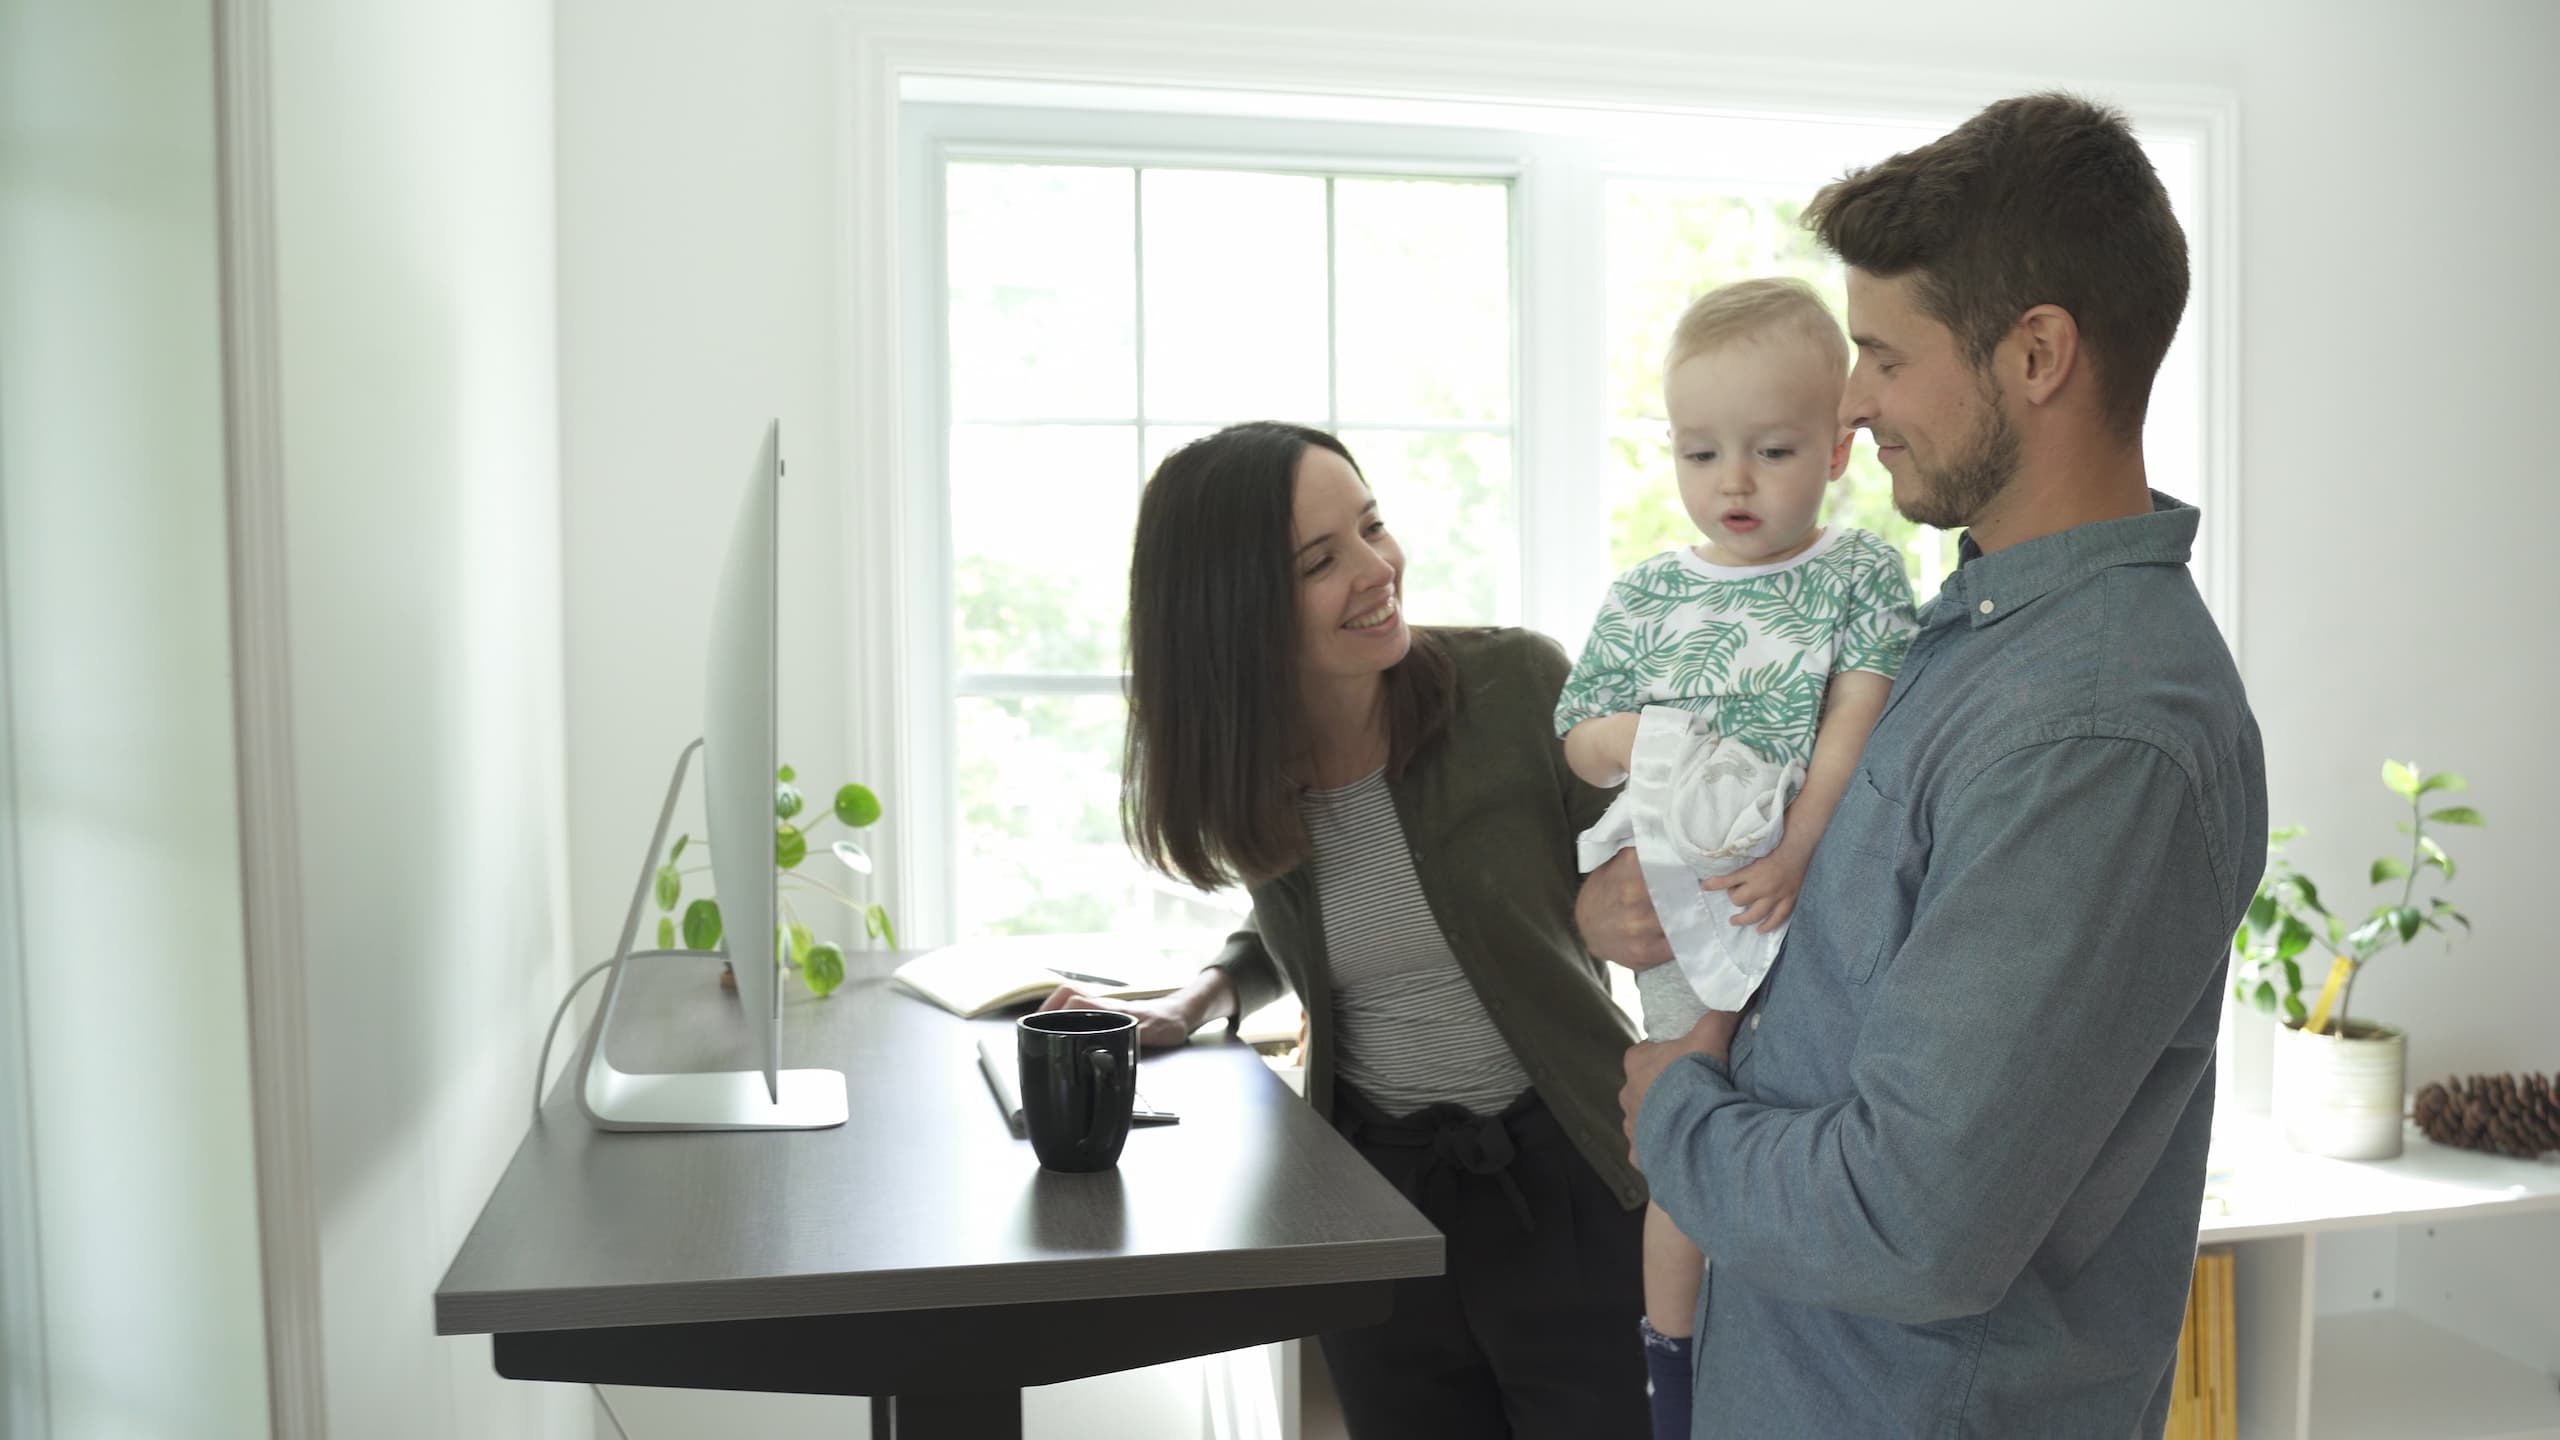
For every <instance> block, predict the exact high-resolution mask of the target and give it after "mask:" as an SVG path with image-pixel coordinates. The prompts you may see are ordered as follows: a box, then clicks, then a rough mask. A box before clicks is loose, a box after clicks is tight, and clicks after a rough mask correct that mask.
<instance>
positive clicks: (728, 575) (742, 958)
mask: <svg viewBox="0 0 2560 1440" xmlns="http://www.w3.org/2000/svg"><path fill="white" fill-rule="evenodd" d="M781 488H782V422H781V421H779V420H776V421H772V422H770V423H768V424H767V425H766V426H765V432H764V444H763V445H762V447H761V448H759V449H758V450H757V452H756V460H755V466H754V468H753V469H752V470H750V471H749V472H748V474H747V491H746V495H745V497H744V498H743V499H741V500H740V501H739V503H738V519H737V524H736V527H735V528H734V529H733V530H732V531H731V533H730V538H729V550H728V554H727V556H726V557H725V558H724V559H723V560H722V562H721V566H720V578H719V580H718V582H717V584H716V585H715V587H714V589H713V591H712V606H711V645H710V651H711V653H710V656H709V659H708V663H707V664H706V665H705V666H704V681H703V695H702V738H701V739H699V740H696V741H694V742H693V743H692V744H691V745H688V746H686V747H685V749H684V752H683V753H682V754H681V755H679V756H677V757H676V768H675V775H674V777H673V778H672V779H671V780H670V781H669V782H668V785H667V798H666V802H665V804H663V805H662V806H660V808H659V811H658V826H657V830H656V832H655V833H654V834H653V835H652V836H651V837H650V840H649V853H648V854H647V855H646V856H644V857H643V859H642V862H641V869H640V884H639V887H638V889H637V890H636V891H635V892H634V893H633V895H632V897H631V910H630V913H629V914H627V915H625V916H624V917H623V922H622V939H621V941H620V943H619V944H618V945H617V946H616V947H615V950H614V969H613V974H612V975H611V977H610V978H609V979H608V980H607V982H606V985H605V995H604V1001H603V1003H602V1004H600V1005H598V1006H597V1007H596V1018H595V1023H594V1024H593V1025H591V1026H589V1027H588V1030H587V1039H586V1044H585V1047H584V1054H583V1056H582V1058H581V1065H582V1067H583V1073H584V1079H583V1081H582V1083H581V1084H580V1086H579V1089H578V1103H579V1104H580V1106H581V1107H583V1108H584V1109H585V1111H586V1113H587V1118H588V1119H589V1120H591V1121H593V1122H594V1123H595V1124H596V1126H597V1127H598V1128H600V1129H605V1130H815V1129H823V1128H825V1127H827V1126H830V1125H841V1124H843V1123H844V1121H845V1089H844V1075H843V1073H842V1072H840V1071H835V1070H785V1069H782V1068H781V1055H782V986H781V983H780V980H781V975H780V971H781V951H780V948H779V946H778V944H777V940H776V935H775V928H774V927H775V909H776V906H775V900H774V881H775V875H774V854H773V825H774V812H773V786H774V768H775V765H776V763H777V762H776V760H775V757H774V710H775V704H774V692H775V665H776V662H775V631H776V629H777V627H778V610H779V606H780V593H779V580H778V578H777V572H778V570H779V568H780V556H779V551H780V533H781V532H780V509H781ZM697 749H699V750H701V751H702V752H703V756H702V789H703V810H704V820H705V822H706V824H707V827H708V828H709V830H710V842H711V845H710V849H711V879H712V883H713V886H714V887H715V893H716V894H717V895H718V896H719V899H720V921H721V923H720V934H721V944H722V946H723V947H724V949H725V950H726V952H727V955H728V958H729V968H730V970H732V971H733V972H735V974H736V975H737V977H738V989H737V995H738V1003H739V1006H740V1007H741V1008H742V1009H743V1010H744V1011H745V1014H746V1021H747V1027H746V1029H747V1035H748V1050H749V1053H748V1054H746V1055H743V1056H740V1057H738V1059H739V1060H740V1061H741V1062H742V1068H739V1069H735V1070H719V1071H710V1072H703V1073H643V1072H633V1071H625V1070H618V1069H615V1068H614V1067H613V1065H612V1064H611V1063H610V1062H609V1061H607V1059H606V1058H605V1045H604V1039H605V1035H606V1033H607V1031H608V1027H610V1025H611V1024H612V1021H613V1015H614V1010H615V1004H616V1002H617V1001H618V1000H619V999H620V997H621V991H622V980H623V974H624V971H625V969H626V968H627V967H628V966H629V965H630V963H631V945H632V941H633V939H634V938H635V937H636V936H637V935H638V934H639V930H640V913H641V907H642V906H643V904H644V903H645V902H646V901H647V899H648V897H649V893H650V885H651V881H652V879H653V878H654V877H655V875H656V871H657V864H658V857H659V856H660V855H662V854H664V853H666V844H667V826H668V823H669V822H670V821H671V820H672V819H673V818H674V815H675V807H676V799H677V797H678V796H679V795H680V794H682V793H683V788H684V774H685V768H686V765H687V763H688V762H689V761H690V760H691V759H692V756H693V752H694V751H695V750H697Z"/></svg>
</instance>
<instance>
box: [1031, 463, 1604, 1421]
mask: <svg viewBox="0 0 2560 1440" xmlns="http://www.w3.org/2000/svg"><path fill="white" fill-rule="evenodd" d="M1403 573H1404V554H1403V551H1402V550H1401V549H1400V548H1399V547H1398V546H1397V544H1396V541H1395V539H1394V538H1393V537H1392V536H1391V535H1390V534H1389V533H1388V532H1387V528H1386V523H1385V521H1384V520H1383V519H1381V518H1380V515H1379V511H1378V506H1377V502H1376V500H1375V498H1374V497H1373V496H1372V495H1371V494H1370V492H1369V488H1368V484H1367V482H1366V481H1365V480H1364V479H1363V478H1362V477H1361V474H1360V471H1359V468H1358V467H1357V466H1356V465H1355V464H1354V463H1353V462H1352V459H1351V454H1350V452H1349V451H1348V450H1346V449H1344V448H1343V445H1342V442H1341V441H1339V440H1337V439H1335V438H1334V437H1333V436H1331V435H1327V434H1325V433H1323V432H1322V431H1318V430H1310V429H1306V428H1304V427H1301V426H1295V425H1281V424H1270V423H1255V424H1248V425H1237V426H1232V427H1230V428H1228V429H1225V430H1222V431H1220V432H1218V433H1217V434H1215V435H1211V436H1209V437H1208V438H1206V439H1203V440H1200V441H1197V442H1194V443H1193V444H1191V445H1188V446H1185V447H1184V448H1183V449H1181V450H1178V451H1176V452H1175V453H1174V454H1172V455H1171V456H1169V457H1167V458H1166V460H1165V462H1164V464H1163V465H1162V466H1161V467H1160V468H1159V469H1158V470H1157V471H1156V473H1155V477H1154V479H1152V480H1151V481H1149V482H1148V485H1147V489H1146V494H1145V497H1144V498H1143V499H1142V500H1141V502H1140V505H1139V511H1138V531H1137V543H1136V551H1135V555H1134V557H1133V558H1132V560H1131V562H1130V566H1129V671H1130V687H1129V694H1130V705H1129V731H1128V747H1127V755H1126V768H1125V770H1124V776H1123V781H1122V795H1121V798H1122V816H1123V820H1124V823H1125V825H1126V828H1127V831H1128V834H1129V837H1130V842H1131V844H1132V845H1133V846H1134V847H1135V848H1136V850H1137V851H1138V853H1139V855H1140V856H1141V857H1142V858H1143V859H1145V860H1146V861H1147V863H1149V864H1150V865H1152V866H1154V867H1155V868H1156V869H1158V870H1160V871H1162V872H1164V873H1165V874H1167V875H1171V876H1174V877H1176V878H1179V879H1183V880H1187V881H1190V882H1191V883H1193V884H1195V885H1198V886H1200V887H1201V888H1203V889H1214V888H1218V887H1221V886H1224V885H1228V884H1233V883H1237V882H1239V881H1241V882H1242V883H1243V884H1245V885H1246V886H1247V887H1248V889H1249V891H1250V893H1251V895H1252V897H1253V916H1252V918H1251V919H1250V920H1249V921H1248V922H1247V928H1246V929H1244V930H1243V931H1241V932H1239V933H1237V934H1236V935H1235V936H1234V937H1232V938H1231V939H1230V940H1229V941H1228V942H1227V945H1226V948H1225V950H1224V951H1223V952H1222V953H1220V955H1219V956H1218V958H1217V960H1216V962H1215V963H1214V964H1213V965H1212V966H1211V967H1210V968H1208V969H1206V970H1204V971H1202V972H1201V974H1200V975H1199V977H1198V978H1197V979H1196V980H1194V981H1193V983H1192V984H1191V985H1190V986H1188V987H1187V988H1185V989H1184V990H1182V991H1180V992H1179V993H1177V994H1175V995H1171V996H1167V997H1165V998H1164V999H1161V1000H1154V1001H1148V1002H1144V1003H1127V1002H1115V1001H1102V1000H1096V999H1093V998H1090V997H1087V996H1084V995H1081V994H1077V993H1076V992H1074V991H1073V990H1061V991H1059V992H1058V993H1056V994H1053V995H1051V996H1050V997H1049V998H1048V1000H1047V1001H1045V1002H1044V1003H1043V1007H1042V1008H1044V1009H1054V1008H1059V1007H1062V1006H1091V1007H1100V1008H1110V1009H1117V1010H1125V1011H1129V1012H1131V1013H1133V1014H1136V1015H1137V1016H1139V1017H1140V1030H1139V1037H1140V1039H1141V1041H1142V1042H1143V1043H1146V1044H1150V1045H1175V1044H1180V1043H1182V1042H1183V1041H1184V1040H1185V1039H1187V1038H1188V1037H1189V1035H1190V1034H1191V1032H1192V1031H1193V1030H1195V1029H1197V1028H1198V1027H1199V1026H1201V1025H1203V1024H1206V1023H1208V1022H1209V1021H1212V1020H1215V1019H1218V1018H1221V1017H1234V1016H1237V1015H1241V1014H1244V1013H1247V1012H1250V1011H1251V1010H1253V1009H1255V1008H1256V1007H1258V1006H1260V1005H1262V1004H1264V1003H1265V1002H1267V1001H1269V1000H1271V999H1273V998H1275V997H1276V996H1278V995H1279V994H1280V993H1281V992H1282V991H1283V990H1284V989H1291V990H1295V991H1296V992H1297V994H1298V996H1299V997H1300V998H1301V999H1302V1000H1303V1001H1304V1002H1305V1004H1306V1007H1307V1013H1308V1016H1309V1021H1310V1024H1309V1031H1308V1043H1307V1056H1306V1063H1307V1098H1308V1100H1309V1101H1310V1102H1312V1103H1313V1104H1314V1105H1315V1106H1316V1108H1317V1109H1318V1110H1320V1111H1322V1112H1324V1113H1325V1114H1326V1115H1328V1116H1329V1117H1330V1118H1331V1119H1332V1121H1333V1123H1334V1124H1335V1126H1336V1127H1337V1128H1339V1129H1340V1130H1341V1131H1342V1133H1343V1134H1344V1135H1345V1136H1346V1137H1347V1138H1348V1139H1349V1140H1350V1141H1351V1143H1352V1144H1353V1145H1354V1146H1355V1147H1357V1148H1358V1149H1359V1150H1360V1152H1361V1153H1362V1154H1363V1155H1365V1156H1367V1157H1368V1158H1369V1160H1370V1161H1371V1163H1373V1164H1374V1165H1376V1166H1377V1168H1378V1169H1379V1171H1380V1172H1381V1173H1382V1174H1384V1175H1385V1176H1386V1177H1387V1179H1388V1180H1389V1181H1391V1182H1392V1183H1394V1184H1395V1185H1396V1186H1397V1188H1398V1189H1399V1190H1400V1191H1402V1192H1403V1193H1404V1194H1405V1195H1406V1196H1407V1198H1409V1199H1411V1200H1412V1201H1413V1202H1414V1203H1415V1205H1416V1206H1417V1208H1419V1209H1420V1210H1421V1211H1422V1213H1423V1214H1424V1215H1425V1216H1427V1217H1429V1219H1430V1220H1431V1221H1432V1223H1433V1224H1434V1225H1436V1226H1438V1227H1439V1229H1440V1230H1441V1231H1442V1233H1443V1234H1445V1235H1446V1236H1447V1237H1448V1243H1447V1249H1446V1252H1445V1254H1446V1261H1447V1269H1446V1273H1445V1274H1443V1275H1441V1276H1438V1277H1435V1278H1432V1279H1429V1280H1416V1281H1406V1282H1403V1283H1402V1284H1401V1285H1400V1286H1399V1288H1398V1291H1397V1295H1396V1306H1395V1311H1394V1313H1393V1315H1392V1316H1391V1317H1390V1318H1389V1319H1388V1320H1387V1321H1386V1322H1385V1323H1384V1324H1380V1325H1376V1326H1372V1327H1369V1328H1366V1329H1361V1330H1354V1331H1346V1332H1343V1333H1339V1334H1333V1335H1326V1336H1324V1337H1322V1343H1323V1345H1324V1354H1325V1361H1326V1364H1327V1366H1328V1368H1329V1369H1330V1370H1331V1371H1332V1373H1333V1379H1334V1386H1335V1389H1336V1391H1337V1393H1339V1395H1340V1396H1341V1399H1342V1407H1343V1413H1344V1417H1345V1419H1346V1420H1347V1421H1348V1422H1349V1426H1350V1430H1351V1433H1352V1434H1353V1435H1354V1436H1409V1435H1463V1436H1473V1435H1504V1434H1514V1433H1516V1434H1521V1435H1567V1434H1570V1435H1573V1436H1575V1437H1577V1440H1579V1437H1595V1440H1596V1437H1602V1436H1615V1435H1627V1436H1639V1435H1644V1434H1646V1433H1647V1430H1648V1426H1647V1419H1646V1403H1645V1394H1644V1359H1643V1355H1642V1351H1641V1349H1640V1346H1639V1342H1638V1339H1637V1325H1636V1321H1637V1317H1638V1315H1639V1313H1640V1311H1641V1309H1642V1299H1641V1295H1640V1289H1639V1279H1638V1268H1637V1267H1638V1246H1639V1235H1640V1222H1641V1216H1640V1213H1639V1212H1640V1209H1641V1206H1642V1205H1643V1202H1644V1198H1645V1191H1644V1185H1643V1182H1642V1180H1641V1179H1640V1178H1639V1177H1638V1176H1637V1174H1636V1172H1635V1170H1634V1169H1633V1167H1632V1166H1630V1165H1629V1163H1628V1160H1627V1154H1626V1142H1625V1139H1624V1136H1623V1135H1622V1133H1621V1131H1620V1120H1619V1115H1618V1109H1617V1100H1616V1093H1617V1089H1618V1085H1619V1081H1620V1079H1621V1078H1622V1077H1621V1068H1620V1058H1621V1056H1622V1055H1623V1054H1624V1053H1625V1050H1626V1048H1627V1046H1628V1044H1629V1043H1630V1042H1631V1041H1632V1040H1633V1038H1634V1035H1633V1030H1632V1027H1631V1026H1630V1025H1629V1024H1628V1021H1627V1019H1626V1016H1625V1014H1624V1012H1623V1011H1621V1010H1619V1009H1618V1008H1617V1006H1616V1005H1615V1004H1614V1003H1613V1002H1612V1001H1611V1000H1610V998H1609V994H1608V989H1607V984H1606V981H1605V979H1604V978H1603V974H1602V971H1601V967H1600V966H1599V964H1598V963H1597V962H1595V961H1594V960H1592V958H1591V957H1590V955H1589V954H1588V953H1586V952H1585V951H1584V949H1583V948H1582V945H1581V942H1580V941H1579V940H1578V939H1577V938H1576V936H1575V933H1574V929H1573V920H1572V917H1573V906H1574V896H1575V892H1576V888H1577V885H1578V882H1579V878H1580V877H1579V875H1578V874H1577V872H1576V869H1575V865H1574V852H1573V838H1574V836H1575V835H1577V834H1579V833H1580V832H1581V831H1582V829H1583V828H1584V827H1586V826H1588V825H1589V824H1590V823H1591V822H1592V821H1593V820H1595V819H1596V818H1598V816H1599V814H1600V812H1601V810H1602V809H1604V808H1605V807H1606V804H1607V796H1606V795H1605V794H1604V793H1602V792H1599V791H1595V790H1593V789H1591V788H1590V787H1588V786H1585V785H1584V784H1582V782H1580V781H1579V780H1576V779H1575V778H1573V775H1572V773H1571V772H1570V771H1569V770H1568V769H1567V768H1566V767H1565V763H1564V759H1563V753H1562V750H1561V748H1560V747H1559V745H1558V742H1557V740H1556V737H1555V733H1554V730H1553V729H1552V721H1551V717H1552V715H1553V714H1554V710H1555V701H1556V694H1557V692H1558V690H1559V689H1561V688H1562V686H1563V683H1564V678H1565V673H1566V669H1567V666H1566V662H1565V657H1564V654H1563V652H1562V651H1561V650H1559V649H1558V648H1557V647H1556V645H1555V643H1554V642H1553V641H1550V640H1548V639H1546V638H1545V637H1543V636H1539V635H1536V634H1533V633H1530V632H1528V631H1523V630H1416V629H1413V628H1410V627H1408V626H1407V625H1406V623H1405V619H1404V616H1403V613H1402V606H1401V603H1400V602H1401V600H1402V593H1401V584H1402V579H1403ZM1230 1023H1232V1020H1231V1021H1230Z"/></svg>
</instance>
